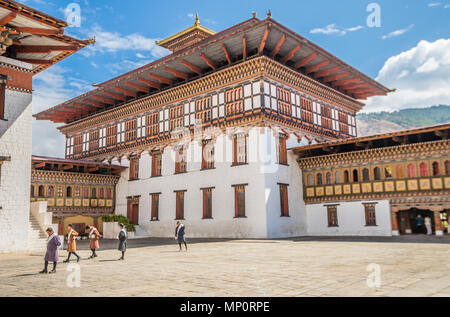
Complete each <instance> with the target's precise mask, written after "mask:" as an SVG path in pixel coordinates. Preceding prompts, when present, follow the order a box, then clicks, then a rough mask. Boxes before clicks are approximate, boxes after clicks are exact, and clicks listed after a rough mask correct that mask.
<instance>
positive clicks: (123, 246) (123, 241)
mask: <svg viewBox="0 0 450 317" xmlns="http://www.w3.org/2000/svg"><path fill="white" fill-rule="evenodd" d="M119 227H120V233H119V236H118V237H117V239H119V251H122V257H121V258H120V259H119V261H123V260H125V251H126V250H127V236H128V233H127V231H126V230H125V225H124V224H123V223H121V224H119Z"/></svg>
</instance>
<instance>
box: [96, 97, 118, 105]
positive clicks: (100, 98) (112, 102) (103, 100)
mask: <svg viewBox="0 0 450 317" xmlns="http://www.w3.org/2000/svg"><path fill="white" fill-rule="evenodd" d="M91 98H94V99H97V100H98V101H101V102H104V103H106V104H109V105H114V104H115V102H114V100H112V99H109V98H103V97H100V96H91Z"/></svg>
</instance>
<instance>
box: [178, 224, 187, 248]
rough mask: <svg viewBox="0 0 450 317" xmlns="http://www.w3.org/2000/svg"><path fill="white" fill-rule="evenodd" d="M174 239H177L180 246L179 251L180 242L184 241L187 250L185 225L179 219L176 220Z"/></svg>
mask: <svg viewBox="0 0 450 317" xmlns="http://www.w3.org/2000/svg"><path fill="white" fill-rule="evenodd" d="M175 239H176V240H177V241H178V245H179V246H180V252H181V244H182V243H184V247H185V248H186V251H187V244H186V238H185V226H184V225H183V224H182V223H181V221H177V227H176V228H175Z"/></svg>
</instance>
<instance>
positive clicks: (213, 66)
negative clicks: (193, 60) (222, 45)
mask: <svg viewBox="0 0 450 317" xmlns="http://www.w3.org/2000/svg"><path fill="white" fill-rule="evenodd" d="M200 57H201V58H202V59H203V60H204V61H205V63H206V64H207V65H208V66H209V67H211V68H212V69H213V70H216V64H214V62H213V61H212V60H211V59H210V58H209V57H208V56H206V55H205V54H203V53H200Z"/></svg>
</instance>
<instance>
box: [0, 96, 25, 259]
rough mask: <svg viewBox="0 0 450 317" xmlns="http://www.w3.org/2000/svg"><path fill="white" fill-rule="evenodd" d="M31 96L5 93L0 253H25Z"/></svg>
mask: <svg viewBox="0 0 450 317" xmlns="http://www.w3.org/2000/svg"><path fill="white" fill-rule="evenodd" d="M31 100H32V96H31V94H28V93H22V92H16V91H12V90H6V99H5V118H6V119H7V120H8V121H0V156H10V157H11V162H4V164H3V165H2V167H1V177H0V206H1V210H0V252H10V251H21V250H26V248H27V244H28V228H29V217H30V182H31V140H32V133H31V131H32V127H31V125H32V106H31Z"/></svg>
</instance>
